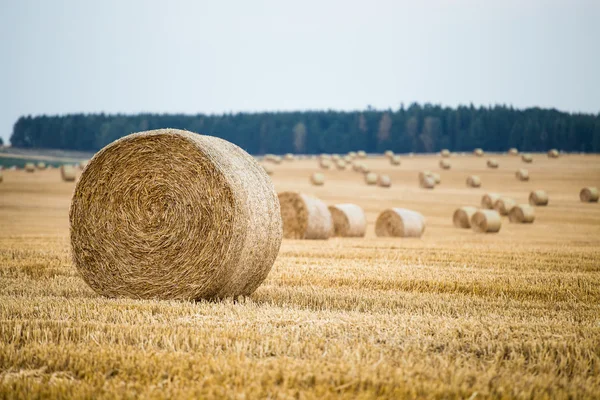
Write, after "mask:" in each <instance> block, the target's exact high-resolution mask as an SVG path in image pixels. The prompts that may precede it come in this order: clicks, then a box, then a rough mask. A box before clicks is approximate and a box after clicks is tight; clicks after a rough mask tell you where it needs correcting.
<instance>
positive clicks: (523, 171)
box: [515, 168, 529, 181]
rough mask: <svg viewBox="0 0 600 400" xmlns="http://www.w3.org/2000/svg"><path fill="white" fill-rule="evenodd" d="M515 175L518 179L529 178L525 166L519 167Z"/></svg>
mask: <svg viewBox="0 0 600 400" xmlns="http://www.w3.org/2000/svg"><path fill="white" fill-rule="evenodd" d="M515 176H516V177H517V179H518V180H520V181H528V180H529V171H528V170H526V169H525V168H519V169H518V170H517V172H516V173H515Z"/></svg>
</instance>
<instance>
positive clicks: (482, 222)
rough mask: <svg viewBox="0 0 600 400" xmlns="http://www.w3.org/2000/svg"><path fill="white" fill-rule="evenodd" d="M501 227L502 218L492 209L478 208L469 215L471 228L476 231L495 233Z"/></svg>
mask: <svg viewBox="0 0 600 400" xmlns="http://www.w3.org/2000/svg"><path fill="white" fill-rule="evenodd" d="M501 227H502V218H500V214H498V212H497V211H494V210H478V211H476V212H475V214H473V216H472V217H471V228H473V230H474V231H475V232H478V233H496V232H499V231H500V228H501Z"/></svg>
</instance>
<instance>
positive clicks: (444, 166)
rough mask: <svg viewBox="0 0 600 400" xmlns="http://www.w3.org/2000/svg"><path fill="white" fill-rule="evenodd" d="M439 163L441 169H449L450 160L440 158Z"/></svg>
mask: <svg viewBox="0 0 600 400" xmlns="http://www.w3.org/2000/svg"><path fill="white" fill-rule="evenodd" d="M439 164H440V168H441V169H450V166H451V165H450V161H448V160H446V159H444V158H443V159H441V160H440V163H439Z"/></svg>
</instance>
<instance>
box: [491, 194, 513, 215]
mask: <svg viewBox="0 0 600 400" xmlns="http://www.w3.org/2000/svg"><path fill="white" fill-rule="evenodd" d="M516 205H517V202H516V201H514V200H513V199H511V198H509V197H500V198H499V199H498V200H496V202H495V203H494V210H496V211H498V213H499V214H500V215H508V213H509V212H510V210H512V208H513V207H514V206H516Z"/></svg>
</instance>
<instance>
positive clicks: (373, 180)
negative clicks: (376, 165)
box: [365, 172, 379, 185]
mask: <svg viewBox="0 0 600 400" xmlns="http://www.w3.org/2000/svg"><path fill="white" fill-rule="evenodd" d="M378 178H379V176H378V175H377V174H376V173H375V172H369V173H367V174H365V183H366V184H367V185H375V184H377V179H378Z"/></svg>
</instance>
